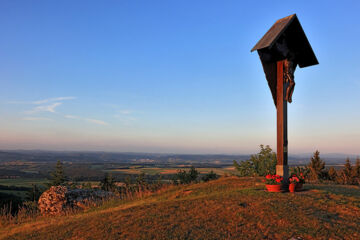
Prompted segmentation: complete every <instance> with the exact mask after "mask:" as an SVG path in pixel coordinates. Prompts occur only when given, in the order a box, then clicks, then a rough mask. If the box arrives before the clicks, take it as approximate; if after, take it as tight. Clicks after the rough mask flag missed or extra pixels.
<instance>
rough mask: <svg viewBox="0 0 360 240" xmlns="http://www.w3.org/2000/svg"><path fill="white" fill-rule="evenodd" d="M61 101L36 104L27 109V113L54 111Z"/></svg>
mask: <svg viewBox="0 0 360 240" xmlns="http://www.w3.org/2000/svg"><path fill="white" fill-rule="evenodd" d="M61 104H62V103H61V102H56V103H53V104H50V105H43V106H37V107H35V108H34V109H33V110H30V111H27V112H26V113H28V114H33V113H38V112H51V113H55V108H56V107H58V106H60V105H61Z"/></svg>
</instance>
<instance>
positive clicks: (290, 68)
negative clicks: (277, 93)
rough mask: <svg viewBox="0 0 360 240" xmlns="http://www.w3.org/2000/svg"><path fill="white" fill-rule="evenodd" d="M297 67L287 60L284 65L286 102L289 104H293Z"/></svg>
mask: <svg viewBox="0 0 360 240" xmlns="http://www.w3.org/2000/svg"><path fill="white" fill-rule="evenodd" d="M296 65H297V64H296V63H295V62H293V61H291V60H286V61H285V63H284V83H285V84H286V86H287V88H286V95H285V100H286V101H288V102H289V103H291V102H292V99H291V97H292V94H293V92H294V88H295V81H294V72H295V68H296Z"/></svg>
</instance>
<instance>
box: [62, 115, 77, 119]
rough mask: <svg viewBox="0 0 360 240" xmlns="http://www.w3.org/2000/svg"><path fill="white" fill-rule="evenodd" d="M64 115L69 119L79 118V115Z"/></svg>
mask: <svg viewBox="0 0 360 240" xmlns="http://www.w3.org/2000/svg"><path fill="white" fill-rule="evenodd" d="M64 117H65V118H69V119H80V117H79V116H74V115H65V116H64Z"/></svg>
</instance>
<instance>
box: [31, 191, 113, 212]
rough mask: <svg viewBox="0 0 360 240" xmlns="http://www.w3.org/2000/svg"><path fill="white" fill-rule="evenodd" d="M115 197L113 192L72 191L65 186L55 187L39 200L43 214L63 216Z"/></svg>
mask: <svg viewBox="0 0 360 240" xmlns="http://www.w3.org/2000/svg"><path fill="white" fill-rule="evenodd" d="M113 196H115V195H114V194H113V193H112V192H106V191H102V190H95V189H74V190H70V189H68V188H67V187H65V186H53V187H51V188H50V189H49V190H47V191H45V192H44V193H43V194H42V195H41V196H40V198H39V201H38V207H39V209H40V212H41V213H42V214H49V215H61V214H65V213H66V212H67V211H71V210H77V209H85V208H86V207H87V206H90V205H96V203H97V202H99V201H101V200H104V199H107V198H110V197H113Z"/></svg>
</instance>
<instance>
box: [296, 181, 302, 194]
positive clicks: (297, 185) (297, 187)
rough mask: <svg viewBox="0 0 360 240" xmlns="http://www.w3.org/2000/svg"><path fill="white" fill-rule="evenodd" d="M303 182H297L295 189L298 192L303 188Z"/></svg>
mask: <svg viewBox="0 0 360 240" xmlns="http://www.w3.org/2000/svg"><path fill="white" fill-rule="evenodd" d="M302 187H303V184H302V183H297V184H296V187H295V191H296V192H300V191H301V190H302Z"/></svg>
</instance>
